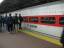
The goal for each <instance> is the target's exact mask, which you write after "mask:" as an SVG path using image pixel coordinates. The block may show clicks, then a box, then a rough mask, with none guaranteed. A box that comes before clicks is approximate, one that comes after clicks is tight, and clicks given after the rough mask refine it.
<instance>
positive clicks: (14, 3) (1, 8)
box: [0, 0, 58, 14]
mask: <svg viewBox="0 0 64 48" xmlns="http://www.w3.org/2000/svg"><path fill="white" fill-rule="evenodd" d="M54 1H58V0H4V1H3V2H2V3H1V4H0V14H1V13H7V12H11V11H15V10H19V9H22V8H26V7H30V6H35V5H39V4H45V3H48V2H54Z"/></svg>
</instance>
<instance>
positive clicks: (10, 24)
mask: <svg viewBox="0 0 64 48" xmlns="http://www.w3.org/2000/svg"><path fill="white" fill-rule="evenodd" d="M7 29H8V31H9V32H10V33H12V31H13V18H12V16H11V14H9V17H8V18H7Z"/></svg>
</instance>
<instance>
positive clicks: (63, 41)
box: [60, 27, 64, 48]
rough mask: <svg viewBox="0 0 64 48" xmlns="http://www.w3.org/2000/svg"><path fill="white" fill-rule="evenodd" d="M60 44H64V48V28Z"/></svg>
mask: <svg viewBox="0 0 64 48" xmlns="http://www.w3.org/2000/svg"><path fill="white" fill-rule="evenodd" d="M60 42H61V43H62V46H63V48H64V27H63V32H62V35H61V39H60Z"/></svg>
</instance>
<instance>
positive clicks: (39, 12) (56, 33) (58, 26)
mask: <svg viewBox="0 0 64 48" xmlns="http://www.w3.org/2000/svg"><path fill="white" fill-rule="evenodd" d="M9 13H11V14H12V16H14V15H15V14H16V13H17V15H18V14H21V16H22V17H23V22H22V28H25V29H27V30H33V31H36V32H39V33H41V34H45V35H48V36H52V37H56V38H60V37H61V34H62V31H63V26H64V2H62V1H55V2H50V3H46V4H41V5H37V6H32V7H27V8H24V9H21V10H17V11H14V12H9ZM9 13H7V15H9ZM5 15H6V13H4V14H2V16H5Z"/></svg>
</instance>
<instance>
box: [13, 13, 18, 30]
mask: <svg viewBox="0 0 64 48" xmlns="http://www.w3.org/2000/svg"><path fill="white" fill-rule="evenodd" d="M14 22H15V26H16V27H15V28H16V29H17V30H18V16H17V14H15V21H14Z"/></svg>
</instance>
